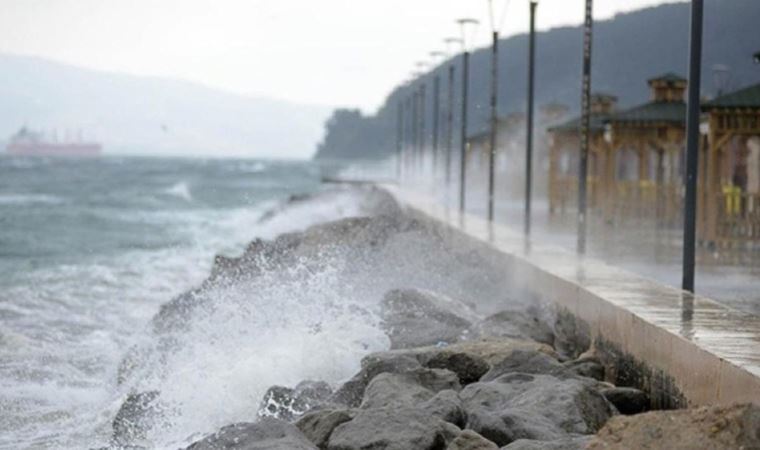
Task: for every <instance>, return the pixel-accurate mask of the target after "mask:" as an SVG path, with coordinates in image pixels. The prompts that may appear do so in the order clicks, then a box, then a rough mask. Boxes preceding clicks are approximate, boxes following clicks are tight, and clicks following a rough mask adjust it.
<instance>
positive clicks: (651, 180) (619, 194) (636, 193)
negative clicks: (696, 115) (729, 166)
mask: <svg viewBox="0 0 760 450" xmlns="http://www.w3.org/2000/svg"><path fill="white" fill-rule="evenodd" d="M648 83H649V87H650V90H651V101H649V102H648V103H645V104H643V105H639V106H635V107H633V108H630V109H627V110H625V111H621V112H619V113H616V114H614V115H613V116H611V117H610V118H609V120H608V121H607V123H606V130H605V131H606V135H605V140H606V142H607V143H608V144H609V147H608V152H609V153H608V155H607V158H605V167H604V169H603V171H604V179H605V186H606V189H608V190H609V191H608V192H609V195H608V196H607V198H606V200H607V201H605V204H604V208H603V209H604V217H605V219H606V220H607V221H608V222H612V221H614V220H616V219H627V220H629V219H631V218H644V219H656V220H657V222H658V223H660V224H666V225H675V224H678V223H680V222H679V219H680V217H681V209H682V205H683V181H682V179H683V177H682V174H683V166H684V164H683V160H684V147H685V139H686V103H685V102H684V92H685V90H686V85H687V82H686V80H685V79H684V78H682V77H680V76H678V75H675V74H673V73H667V74H665V75H662V76H659V77H656V78H652V79H650V80H648Z"/></svg>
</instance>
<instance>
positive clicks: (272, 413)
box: [258, 381, 332, 422]
mask: <svg viewBox="0 0 760 450" xmlns="http://www.w3.org/2000/svg"><path fill="white" fill-rule="evenodd" d="M331 394H332V389H331V388H330V385H328V384H327V383H325V382H323V381H319V382H317V381H304V382H301V383H299V384H298V386H296V387H295V388H288V387H284V386H272V387H270V388H269V389H268V390H267V392H266V393H265V394H264V398H263V399H262V401H261V404H260V406H259V410H258V416H259V417H274V418H277V419H282V420H287V421H288V422H292V421H294V420H296V419H297V418H298V417H300V416H302V415H303V414H305V413H306V412H307V411H309V410H311V409H312V408H315V407H317V406H319V405H320V404H322V403H323V402H325V401H326V400H327V399H328V398H329V397H330V395H331Z"/></svg>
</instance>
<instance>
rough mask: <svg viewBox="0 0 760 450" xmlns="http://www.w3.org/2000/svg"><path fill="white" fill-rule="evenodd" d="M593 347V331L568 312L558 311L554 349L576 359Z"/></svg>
mask: <svg viewBox="0 0 760 450" xmlns="http://www.w3.org/2000/svg"><path fill="white" fill-rule="evenodd" d="M590 347H591V330H590V329H589V327H588V325H587V324H585V323H583V322H582V321H580V320H578V319H576V318H575V316H573V315H572V314H570V313H569V312H568V311H566V310H559V311H557V316H556V319H555V321H554V348H555V349H557V351H558V352H559V353H560V354H561V355H564V356H567V357H568V358H570V359H575V358H577V357H578V356H580V355H581V354H582V353H584V352H586V351H587V350H588V349H589V348H590Z"/></svg>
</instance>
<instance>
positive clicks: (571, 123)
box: [549, 113, 614, 133]
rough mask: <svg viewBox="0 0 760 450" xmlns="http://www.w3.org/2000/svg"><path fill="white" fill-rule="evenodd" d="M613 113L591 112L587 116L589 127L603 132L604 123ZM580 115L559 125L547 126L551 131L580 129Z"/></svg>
mask: <svg viewBox="0 0 760 450" xmlns="http://www.w3.org/2000/svg"><path fill="white" fill-rule="evenodd" d="M613 115H614V113H613V114H598V113H597V114H591V117H590V118H589V128H590V130H591V131H592V132H603V131H604V124H605V123H606V122H607V121H608V120H609V119H610V118H611V117H612V116H613ZM580 128H581V117H580V116H579V117H574V118H572V119H570V120H568V121H567V122H563V123H561V124H559V125H555V126H553V127H550V128H549V131H550V132H552V133H555V132H569V131H580Z"/></svg>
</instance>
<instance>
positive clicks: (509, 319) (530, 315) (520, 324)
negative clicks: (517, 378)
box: [472, 309, 554, 345]
mask: <svg viewBox="0 0 760 450" xmlns="http://www.w3.org/2000/svg"><path fill="white" fill-rule="evenodd" d="M472 330H473V332H474V334H476V335H478V336H481V337H497V338H498V337H502V338H513V339H531V340H534V341H536V342H541V343H543V344H548V345H554V331H553V330H552V328H551V326H549V324H548V323H547V322H546V321H545V320H543V319H542V318H541V317H539V314H538V313H537V312H536V311H533V310H532V309H528V310H510V311H501V312H498V313H496V314H493V315H491V316H488V317H486V318H485V319H483V320H481V321H479V322H477V323H476V324H475V325H474V326H473V328H472Z"/></svg>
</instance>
